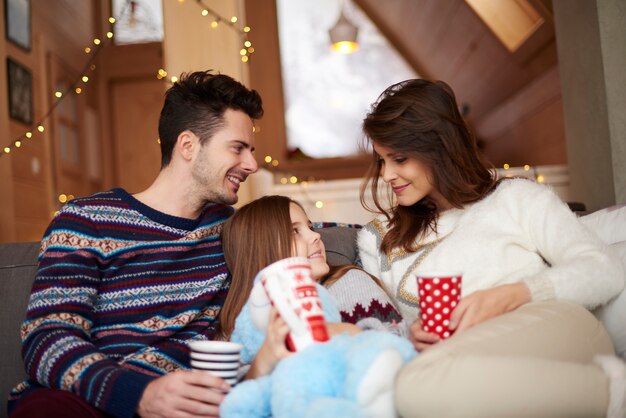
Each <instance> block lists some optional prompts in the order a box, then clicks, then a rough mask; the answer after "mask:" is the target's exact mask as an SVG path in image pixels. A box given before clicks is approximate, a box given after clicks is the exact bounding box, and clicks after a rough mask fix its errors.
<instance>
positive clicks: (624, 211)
mask: <svg viewBox="0 0 626 418" xmlns="http://www.w3.org/2000/svg"><path fill="white" fill-rule="evenodd" d="M579 219H580V221H581V222H582V223H583V225H585V226H586V227H587V228H589V229H591V230H592V231H595V233H596V234H598V236H599V237H600V239H601V240H602V241H604V242H606V243H607V244H613V243H615V242H620V241H626V204H621V205H615V206H611V207H608V208H605V209H601V210H598V211H596V212H593V213H590V214H589V215H585V216H581V217H580V218H579Z"/></svg>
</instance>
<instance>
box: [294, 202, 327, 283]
mask: <svg viewBox="0 0 626 418" xmlns="http://www.w3.org/2000/svg"><path fill="white" fill-rule="evenodd" d="M289 217H290V218H291V225H292V227H293V252H294V253H295V254H294V255H295V256H297V257H306V258H308V259H309V262H310V263H311V273H312V274H313V278H315V280H319V279H321V278H322V277H324V275H326V274H327V273H328V271H329V267H328V264H327V263H326V251H325V249H324V243H323V242H322V240H321V239H320V234H318V233H317V232H315V231H313V229H312V227H311V221H310V220H309V218H308V217H307V216H306V213H304V211H303V210H302V208H301V207H300V206H298V205H296V204H295V203H290V204H289Z"/></svg>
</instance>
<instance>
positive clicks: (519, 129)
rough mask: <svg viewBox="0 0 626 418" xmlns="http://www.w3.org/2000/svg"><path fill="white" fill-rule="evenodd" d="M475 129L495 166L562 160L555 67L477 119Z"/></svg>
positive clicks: (563, 162) (561, 137)
mask: <svg viewBox="0 0 626 418" xmlns="http://www.w3.org/2000/svg"><path fill="white" fill-rule="evenodd" d="M476 129H477V131H478V134H479V138H480V139H481V140H482V141H483V142H484V152H485V155H486V156H487V158H488V159H489V160H490V161H491V162H492V163H493V164H495V165H496V166H502V165H503V164H505V163H507V164H510V165H512V166H513V165H517V166H519V165H524V164H530V165H540V164H541V165H545V164H566V163H567V157H566V154H567V153H566V145H565V132H564V124H563V108H562V100H561V89H560V80H559V72H558V67H556V66H555V67H553V68H551V69H550V70H549V71H547V72H546V73H545V74H544V75H543V76H542V77H539V78H537V79H536V80H535V81H534V82H533V83H531V84H529V85H527V86H526V87H525V88H524V89H522V90H521V91H520V92H519V93H518V94H516V95H515V96H514V97H512V98H510V99H509V100H507V101H505V102H503V103H502V104H501V105H500V106H498V107H497V108H495V109H494V110H493V111H492V112H490V113H489V114H488V115H486V116H485V117H484V118H482V119H481V120H479V121H478V122H477V124H476Z"/></svg>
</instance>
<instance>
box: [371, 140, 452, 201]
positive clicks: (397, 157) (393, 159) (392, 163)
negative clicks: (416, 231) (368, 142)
mask: <svg viewBox="0 0 626 418" xmlns="http://www.w3.org/2000/svg"><path fill="white" fill-rule="evenodd" d="M373 146H374V152H376V154H377V155H378V158H379V159H380V161H381V168H380V176H381V177H382V179H383V181H384V182H385V183H388V184H389V185H390V186H391V189H392V190H393V192H394V193H395V195H396V199H397V201H398V205H400V206H412V205H414V204H415V203H417V202H419V201H420V200H422V199H423V198H424V197H426V196H430V197H431V198H432V199H434V200H435V202H437V205H438V206H439V208H440V209H442V210H443V209H449V208H451V207H452V205H450V203H449V202H448V201H447V200H446V199H445V198H444V197H443V196H442V195H441V193H439V191H438V190H436V189H435V187H434V186H433V185H432V178H433V176H432V172H431V170H430V169H429V168H428V167H427V166H426V165H425V164H423V163H422V162H421V161H419V160H417V159H416V158H415V157H412V156H409V155H405V154H404V153H402V152H396V151H394V150H393V149H391V148H387V147H384V146H382V145H379V144H376V143H375V142H374V143H373Z"/></svg>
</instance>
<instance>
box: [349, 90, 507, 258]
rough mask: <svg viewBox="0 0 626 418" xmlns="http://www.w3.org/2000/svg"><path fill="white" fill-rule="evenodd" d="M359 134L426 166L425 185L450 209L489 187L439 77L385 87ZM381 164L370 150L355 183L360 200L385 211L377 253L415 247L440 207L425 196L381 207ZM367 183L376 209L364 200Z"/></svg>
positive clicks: (480, 195)
mask: <svg viewBox="0 0 626 418" xmlns="http://www.w3.org/2000/svg"><path fill="white" fill-rule="evenodd" d="M363 132H364V133H365V136H366V138H367V139H368V141H369V142H370V143H375V144H377V145H380V146H383V147H386V148H390V149H391V150H393V151H394V152H397V153H400V154H403V155H405V156H406V157H410V158H415V159H417V160H418V161H420V162H421V163H423V164H424V165H425V166H426V167H428V169H429V170H430V172H431V173H432V179H429V180H430V181H431V184H432V185H433V187H434V188H435V189H436V190H438V191H439V193H441V195H442V196H443V197H444V198H445V199H446V200H447V201H448V202H449V203H450V204H451V205H452V206H453V207H456V208H462V207H463V206H464V205H465V204H467V203H470V202H475V201H477V200H480V199H482V198H483V197H484V196H485V195H487V194H488V193H490V192H491V191H492V190H493V188H494V187H495V179H494V176H493V175H492V173H491V172H490V171H489V168H488V166H487V164H486V163H485V162H483V161H482V159H481V157H480V155H479V153H478V147H477V146H476V140H475V138H474V136H473V135H472V133H471V132H470V130H469V128H468V127H467V124H466V123H465V121H464V119H463V117H462V116H461V113H460V112H459V108H458V105H457V102H456V98H455V96H454V92H453V91H452V89H451V88H450V86H448V85H447V84H446V83H444V82H443V81H434V82H433V81H428V80H423V79H416V80H407V81H403V82H400V83H397V84H394V85H392V86H390V87H389V88H387V89H386V90H385V91H384V92H383V93H382V94H381V95H380V97H379V98H378V100H377V101H376V102H375V103H374V104H373V105H372V107H371V110H370V112H369V113H368V114H367V116H366V117H365V119H364V120H363ZM381 168H382V165H381V161H380V158H379V156H377V155H376V153H374V152H373V153H372V162H371V164H370V168H369V170H368V172H367V174H366V178H365V182H364V183H363V185H362V186H361V193H360V194H361V204H362V205H363V207H365V208H366V209H368V210H370V211H372V212H376V213H383V214H385V216H386V217H387V220H388V221H389V232H388V233H387V234H386V235H385V237H384V238H383V240H382V243H381V251H382V252H384V253H386V254H388V253H389V252H391V251H392V250H393V249H394V248H403V249H404V250H406V251H409V252H411V251H415V242H416V240H417V239H418V238H422V237H424V236H425V235H426V234H428V232H429V231H431V230H432V231H436V223H437V219H438V216H439V213H440V212H441V209H440V208H439V207H437V204H436V202H435V201H434V200H433V199H431V198H430V197H429V196H426V197H424V198H423V199H421V200H420V201H419V202H416V203H415V204H414V205H412V206H400V205H395V206H394V207H392V208H387V207H383V205H382V203H381V201H380V197H379V187H378V180H379V177H380V175H381ZM368 186H369V189H370V192H371V195H372V198H373V201H374V205H375V206H376V208H371V207H370V206H369V205H368V204H367V202H366V197H365V195H366V190H367V188H368ZM390 201H391V200H390Z"/></svg>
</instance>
